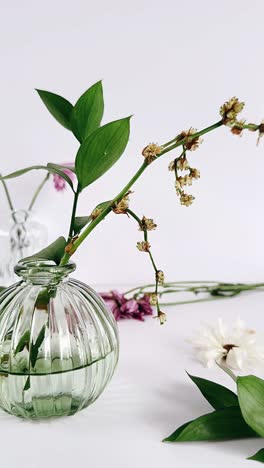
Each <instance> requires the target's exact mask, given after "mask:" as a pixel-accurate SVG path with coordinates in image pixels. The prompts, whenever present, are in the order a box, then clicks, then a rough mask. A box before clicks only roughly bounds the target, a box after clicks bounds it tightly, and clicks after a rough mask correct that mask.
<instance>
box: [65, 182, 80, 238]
mask: <svg viewBox="0 0 264 468" xmlns="http://www.w3.org/2000/svg"><path fill="white" fill-rule="evenodd" d="M79 195H80V187H79V184H78V187H77V190H76V192H75V194H74V199H73V206H72V214H71V223H70V229H69V236H68V241H69V240H70V239H71V238H72V237H73V234H74V220H75V216H76V209H77V203H78V198H79Z"/></svg>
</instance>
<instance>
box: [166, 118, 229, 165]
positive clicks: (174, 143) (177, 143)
mask: <svg viewBox="0 0 264 468" xmlns="http://www.w3.org/2000/svg"><path fill="white" fill-rule="evenodd" d="M222 125H224V124H223V121H222V120H219V122H216V123H215V124H213V125H210V126H209V127H206V128H204V129H203V130H200V131H199V132H196V133H194V134H192V135H191V137H190V136H189V137H188V139H189V140H190V139H194V138H197V137H200V136H202V135H205V133H209V132H211V131H212V130H215V129H216V128H218V127H221V126H222ZM186 141H187V138H184V139H183V140H180V141H177V137H176V139H175V140H172V141H171V143H172V145H170V146H167V144H165V145H163V147H164V150H163V151H161V153H160V154H159V155H158V158H160V157H161V156H163V154H165V153H168V152H169V151H171V150H173V149H175V148H177V147H178V146H182V145H185V143H186ZM158 158H157V159H158Z"/></svg>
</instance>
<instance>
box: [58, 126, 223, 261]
mask: <svg viewBox="0 0 264 468" xmlns="http://www.w3.org/2000/svg"><path fill="white" fill-rule="evenodd" d="M221 125H223V121H222V120H220V121H219V122H216V123H215V124H213V125H210V126H209V127H206V128H204V129H203V130H200V131H199V132H196V133H194V134H193V135H192V139H194V138H197V137H199V136H201V135H204V134H205V133H208V132H211V131H212V130H215V129H216V128H218V127H221ZM189 140H190V137H189ZM172 141H173V142H174V143H173V144H172V145H170V146H168V147H167V144H168V143H165V145H162V147H164V149H163V151H161V153H160V154H159V155H158V156H157V158H156V160H158V159H159V158H160V157H161V156H162V155H163V154H166V153H168V152H169V151H171V150H173V149H174V148H177V147H178V146H182V145H184V144H185V143H186V141H187V138H185V139H183V140H180V141H177V137H176V138H175V139H174V140H172ZM147 167H148V163H147V162H146V161H144V162H143V163H142V165H141V166H140V168H139V169H138V170H137V172H136V173H135V174H134V176H133V177H132V178H131V179H130V180H129V182H128V183H127V184H126V186H125V187H124V188H123V189H122V190H121V192H119V194H118V195H117V196H116V197H115V198H114V199H113V200H112V201H111V202H109V204H108V205H107V206H106V207H105V208H104V210H103V211H102V213H100V215H99V216H98V217H97V218H96V219H95V220H94V221H93V222H92V223H91V224H89V226H87V228H86V229H84V230H83V232H82V233H81V234H80V236H79V237H78V239H76V241H75V242H74V243H73V245H72V247H71V249H70V252H69V253H66V252H65V254H64V256H63V257H62V259H61V262H60V265H65V264H66V263H68V261H69V259H70V257H71V255H73V254H74V252H75V251H76V250H77V249H78V247H79V246H80V245H81V243H82V242H83V241H84V240H85V239H86V237H87V236H88V235H89V234H90V233H91V232H92V231H93V230H94V228H95V227H96V226H97V225H98V224H99V223H100V222H101V221H102V220H103V219H104V218H105V217H106V216H107V215H108V214H109V213H110V211H111V209H112V206H113V205H114V204H115V203H116V202H118V201H120V200H121V199H122V198H123V197H124V195H125V194H126V193H127V192H128V191H129V190H130V188H131V187H132V186H133V185H134V183H135V182H136V181H137V180H138V179H139V177H140V176H141V175H142V174H143V172H144V171H145V169H146V168H147Z"/></svg>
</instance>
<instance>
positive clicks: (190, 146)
mask: <svg viewBox="0 0 264 468" xmlns="http://www.w3.org/2000/svg"><path fill="white" fill-rule="evenodd" d="M195 133H197V129H196V128H192V127H191V128H190V129H189V130H183V131H182V132H181V133H180V135H179V136H178V137H177V140H178V141H181V140H185V143H184V146H185V148H186V149H187V150H189V151H195V150H196V149H197V148H198V147H199V145H200V144H201V143H202V142H203V140H202V139H201V138H200V137H199V136H196V137H193V135H194V134H195Z"/></svg>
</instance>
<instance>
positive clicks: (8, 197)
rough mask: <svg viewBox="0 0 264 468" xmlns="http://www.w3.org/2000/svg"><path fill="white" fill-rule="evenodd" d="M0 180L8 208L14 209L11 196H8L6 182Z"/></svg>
mask: <svg viewBox="0 0 264 468" xmlns="http://www.w3.org/2000/svg"><path fill="white" fill-rule="evenodd" d="M0 177H2V174H0ZM1 182H2V184H3V188H4V191H5V194H6V198H7V203H8V206H9V208H10V211H14V205H13V203H12V200H11V196H10V193H9V190H8V188H7V185H6V182H5V180H4V179H1Z"/></svg>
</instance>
